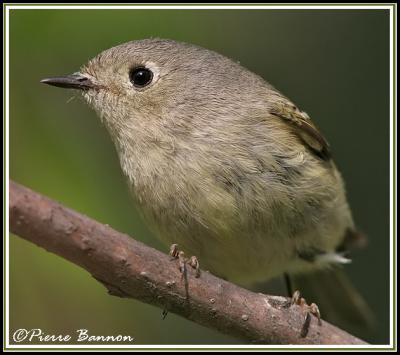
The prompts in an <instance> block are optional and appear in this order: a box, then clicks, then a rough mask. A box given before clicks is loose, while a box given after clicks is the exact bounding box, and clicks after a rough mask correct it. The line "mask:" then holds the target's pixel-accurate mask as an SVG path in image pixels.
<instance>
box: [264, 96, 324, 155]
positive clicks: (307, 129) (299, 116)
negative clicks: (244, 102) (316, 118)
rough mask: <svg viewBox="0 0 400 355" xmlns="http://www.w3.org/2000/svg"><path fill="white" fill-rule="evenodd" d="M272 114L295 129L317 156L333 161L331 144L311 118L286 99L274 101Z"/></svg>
mask: <svg viewBox="0 0 400 355" xmlns="http://www.w3.org/2000/svg"><path fill="white" fill-rule="evenodd" d="M270 113H271V114H272V115H273V116H276V117H279V118H280V119H282V120H284V121H286V122H287V123H288V124H290V125H291V126H292V127H293V131H294V132H295V134H297V135H298V136H299V138H300V139H301V140H302V141H303V142H304V144H306V145H307V146H308V147H309V148H310V149H311V150H312V151H313V152H314V153H315V154H316V155H317V156H319V157H320V158H321V159H323V160H330V159H331V152H330V149H329V144H328V142H327V141H326V139H325V138H324V136H323V135H322V134H321V133H320V132H319V130H318V128H317V127H316V126H315V125H314V123H313V122H312V121H311V119H310V117H309V116H308V115H307V114H306V113H305V112H303V111H301V110H299V109H298V108H297V107H296V105H294V104H292V103H291V102H290V101H288V100H287V99H286V98H283V97H279V98H278V99H277V100H273V103H272V105H271V107H270Z"/></svg>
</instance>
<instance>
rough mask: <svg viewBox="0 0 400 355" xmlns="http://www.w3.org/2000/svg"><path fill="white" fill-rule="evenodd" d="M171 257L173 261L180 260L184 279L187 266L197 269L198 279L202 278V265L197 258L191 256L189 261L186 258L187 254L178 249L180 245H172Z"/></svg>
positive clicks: (180, 268)
mask: <svg viewBox="0 0 400 355" xmlns="http://www.w3.org/2000/svg"><path fill="white" fill-rule="evenodd" d="M169 255H171V256H172V258H173V259H178V262H179V270H180V272H181V273H182V278H183V277H186V271H187V270H186V265H189V266H190V267H191V268H193V269H195V272H196V273H195V277H196V278H198V277H200V264H199V260H198V259H197V257H195V256H191V257H190V258H189V259H187V258H186V257H185V253H184V252H183V251H182V250H179V249H178V244H172V245H171V247H170V248H169Z"/></svg>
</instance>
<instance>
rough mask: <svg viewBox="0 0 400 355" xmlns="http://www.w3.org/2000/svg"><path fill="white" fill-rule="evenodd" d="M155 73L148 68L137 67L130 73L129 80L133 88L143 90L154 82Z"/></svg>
mask: <svg viewBox="0 0 400 355" xmlns="http://www.w3.org/2000/svg"><path fill="white" fill-rule="evenodd" d="M153 76H154V75H153V72H152V71H151V70H150V69H148V68H146V67H136V68H133V69H131V71H130V72H129V79H130V81H131V83H132V84H133V86H135V87H138V88H143V87H145V86H147V85H149V84H150V83H151V82H152V80H153Z"/></svg>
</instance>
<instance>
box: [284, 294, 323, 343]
mask: <svg viewBox="0 0 400 355" xmlns="http://www.w3.org/2000/svg"><path fill="white" fill-rule="evenodd" d="M290 305H291V306H293V305H298V306H300V307H301V308H302V309H303V310H304V311H305V318H304V323H303V327H302V329H301V336H302V337H303V338H304V337H306V336H307V334H308V331H309V329H310V323H311V315H313V316H315V317H316V318H317V319H318V325H322V322H321V313H320V311H319V308H318V306H317V305H316V304H315V303H311V304H310V305H308V304H307V302H306V300H305V299H304V298H303V297H301V294H300V291H298V290H296V291H295V292H294V293H293V296H292V298H291V301H290Z"/></svg>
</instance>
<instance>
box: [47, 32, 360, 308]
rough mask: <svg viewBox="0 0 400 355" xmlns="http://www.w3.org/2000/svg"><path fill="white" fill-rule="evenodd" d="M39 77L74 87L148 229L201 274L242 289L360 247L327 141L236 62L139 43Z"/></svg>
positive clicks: (334, 260) (175, 45)
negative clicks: (190, 258)
mask: <svg viewBox="0 0 400 355" xmlns="http://www.w3.org/2000/svg"><path fill="white" fill-rule="evenodd" d="M42 82H44V83H46V84H50V85H54V86H60V87H65V88H73V89H79V90H81V91H82V93H83V97H84V98H85V99H86V101H87V102H88V103H89V104H90V105H91V106H92V107H93V108H94V109H95V110H96V111H97V113H98V114H99V115H100V117H101V119H102V121H103V122H104V124H105V126H106V127H107V129H108V131H109V133H110V135H111V138H112V140H113V141H114V143H115V146H116V150H117V152H118V156H119V159H120V163H121V168H122V170H123V172H124V174H125V175H126V177H127V178H128V183H129V186H130V188H131V190H132V193H133V196H134V198H135V199H136V201H137V204H138V205H139V207H140V210H141V212H142V213H143V215H144V217H145V219H146V220H147V221H148V222H149V226H150V227H152V228H153V229H154V230H155V232H156V234H157V235H158V236H159V237H160V238H161V239H162V240H163V241H165V242H166V243H169V244H171V243H177V244H178V245H179V248H180V249H182V250H183V251H184V252H185V253H186V254H191V255H196V256H197V257H198V258H199V260H200V263H201V265H202V266H203V268H205V269H208V270H210V271H212V272H214V273H215V274H217V275H220V276H223V277H225V278H227V279H229V280H232V281H234V282H237V283H240V284H251V283H253V282H256V281H262V280H266V279H269V278H272V277H274V276H277V275H280V274H283V273H289V274H293V273H301V272H306V271H312V270H315V269H324V268H326V267H327V266H329V265H332V264H341V263H342V264H343V263H347V262H348V261H349V259H348V258H347V257H346V255H345V254H344V251H345V250H346V249H347V247H348V245H350V244H352V243H358V242H359V241H360V239H359V238H358V237H357V236H358V235H359V234H357V233H356V232H355V228H354V223H353V219H352V216H351V212H350V209H349V206H348V203H347V201H346V196H345V189H344V186H343V181H342V178H341V176H340V173H339V172H338V170H337V168H336V166H335V164H334V162H333V160H332V158H331V154H330V149H329V145H328V143H327V141H326V140H325V139H324V137H323V136H322V135H321V133H320V132H319V131H318V129H317V128H316V126H315V125H314V124H313V123H312V121H311V120H310V118H309V117H308V115H307V114H306V113H305V112H303V111H301V110H300V109H299V108H298V107H297V106H296V105H295V104H293V103H292V102H291V101H290V100H289V99H287V98H286V97H285V96H283V95H282V94H281V93H279V92H278V91H277V90H276V89H275V88H274V87H272V86H271V85H270V84H268V83H267V82H266V81H264V80H263V79H262V78H261V77H259V76H257V75H255V74H254V73H252V72H250V71H249V70H247V69H245V68H244V67H242V66H241V65H239V64H238V63H236V62H234V61H232V60H230V59H228V58H226V57H224V56H222V55H220V54H217V53H215V52H213V51H210V50H206V49H204V48H200V47H197V46H194V45H191V44H185V43H179V42H176V41H172V40H162V39H146V40H140V41H133V42H128V43H125V44H122V45H119V46H116V47H113V48H110V49H108V50H106V51H104V52H102V53H100V54H99V55H98V56H96V57H95V58H94V59H92V60H90V61H89V63H88V64H87V65H85V66H84V67H82V68H81V70H80V72H79V73H74V74H72V75H68V76H64V77H55V78H49V79H44V80H42ZM331 280H333V279H331ZM321 282H322V281H321ZM328 282H330V281H329V280H328ZM319 287H320V288H323V285H322V283H321V284H319ZM338 289H339V290H340V288H338ZM339 293H340V292H339ZM350 301H351V300H349V303H350Z"/></svg>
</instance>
